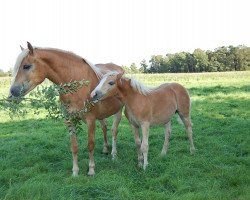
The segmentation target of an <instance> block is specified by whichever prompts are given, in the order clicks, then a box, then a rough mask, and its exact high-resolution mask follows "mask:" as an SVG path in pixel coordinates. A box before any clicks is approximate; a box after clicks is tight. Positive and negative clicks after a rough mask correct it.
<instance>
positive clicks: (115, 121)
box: [111, 110, 122, 159]
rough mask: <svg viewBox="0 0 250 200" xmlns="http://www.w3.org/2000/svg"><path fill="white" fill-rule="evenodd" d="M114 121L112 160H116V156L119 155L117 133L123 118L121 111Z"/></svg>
mask: <svg viewBox="0 0 250 200" xmlns="http://www.w3.org/2000/svg"><path fill="white" fill-rule="evenodd" d="M114 117H115V118H114V121H113V125H112V152H111V154H112V159H115V157H116V154H117V150H116V139H117V133H118V125H119V123H120V121H121V118H122V110H120V111H119V112H117V113H116V114H115V115H114Z"/></svg>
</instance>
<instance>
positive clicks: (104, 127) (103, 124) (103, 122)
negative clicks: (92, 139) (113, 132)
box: [99, 119, 109, 154]
mask: <svg viewBox="0 0 250 200" xmlns="http://www.w3.org/2000/svg"><path fill="white" fill-rule="evenodd" d="M99 122H100V124H101V127H102V132H103V140H104V143H103V149H102V152H103V153H104V154H107V153H108V152H109V150H108V137H107V130H108V129H107V120H106V119H103V120H99Z"/></svg>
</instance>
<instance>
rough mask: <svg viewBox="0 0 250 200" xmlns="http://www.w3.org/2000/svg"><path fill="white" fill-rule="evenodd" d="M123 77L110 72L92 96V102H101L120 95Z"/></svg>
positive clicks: (120, 74)
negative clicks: (119, 89)
mask: <svg viewBox="0 0 250 200" xmlns="http://www.w3.org/2000/svg"><path fill="white" fill-rule="evenodd" d="M122 75H123V73H117V72H110V73H107V74H106V75H104V76H103V78H102V79H101V81H100V83H99V84H98V85H97V86H96V88H95V89H94V90H93V91H92V92H91V94H90V96H91V98H92V101H99V100H103V99H106V98H108V97H111V96H115V95H116V94H117V93H118V87H119V85H120V81H121V80H120V79H121V77H122Z"/></svg>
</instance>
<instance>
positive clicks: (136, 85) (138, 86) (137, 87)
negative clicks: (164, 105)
mask: <svg viewBox="0 0 250 200" xmlns="http://www.w3.org/2000/svg"><path fill="white" fill-rule="evenodd" d="M129 79H130V80H131V82H130V85H131V87H132V88H133V90H134V91H138V92H139V93H140V94H143V95H145V96H147V95H149V94H150V93H151V92H152V91H153V90H154V88H149V87H147V86H146V85H144V84H142V83H140V82H139V81H137V80H136V79H134V78H129Z"/></svg>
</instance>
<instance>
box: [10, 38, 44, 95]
mask: <svg viewBox="0 0 250 200" xmlns="http://www.w3.org/2000/svg"><path fill="white" fill-rule="evenodd" d="M27 47H28V48H27V49H24V48H22V47H21V50H22V52H21V53H20V54H19V56H18V58H17V60H16V64H15V67H14V70H13V78H12V83H11V87H10V96H9V97H10V98H11V97H21V96H24V95H26V94H27V93H28V92H30V91H31V90H32V89H34V88H35V87H36V86H37V85H38V84H40V83H42V82H43V81H44V79H45V77H46V76H45V73H44V66H43V62H42V61H41V60H40V59H39V57H38V56H37V55H36V50H35V49H34V48H33V47H32V45H31V44H30V43H29V42H27Z"/></svg>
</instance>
